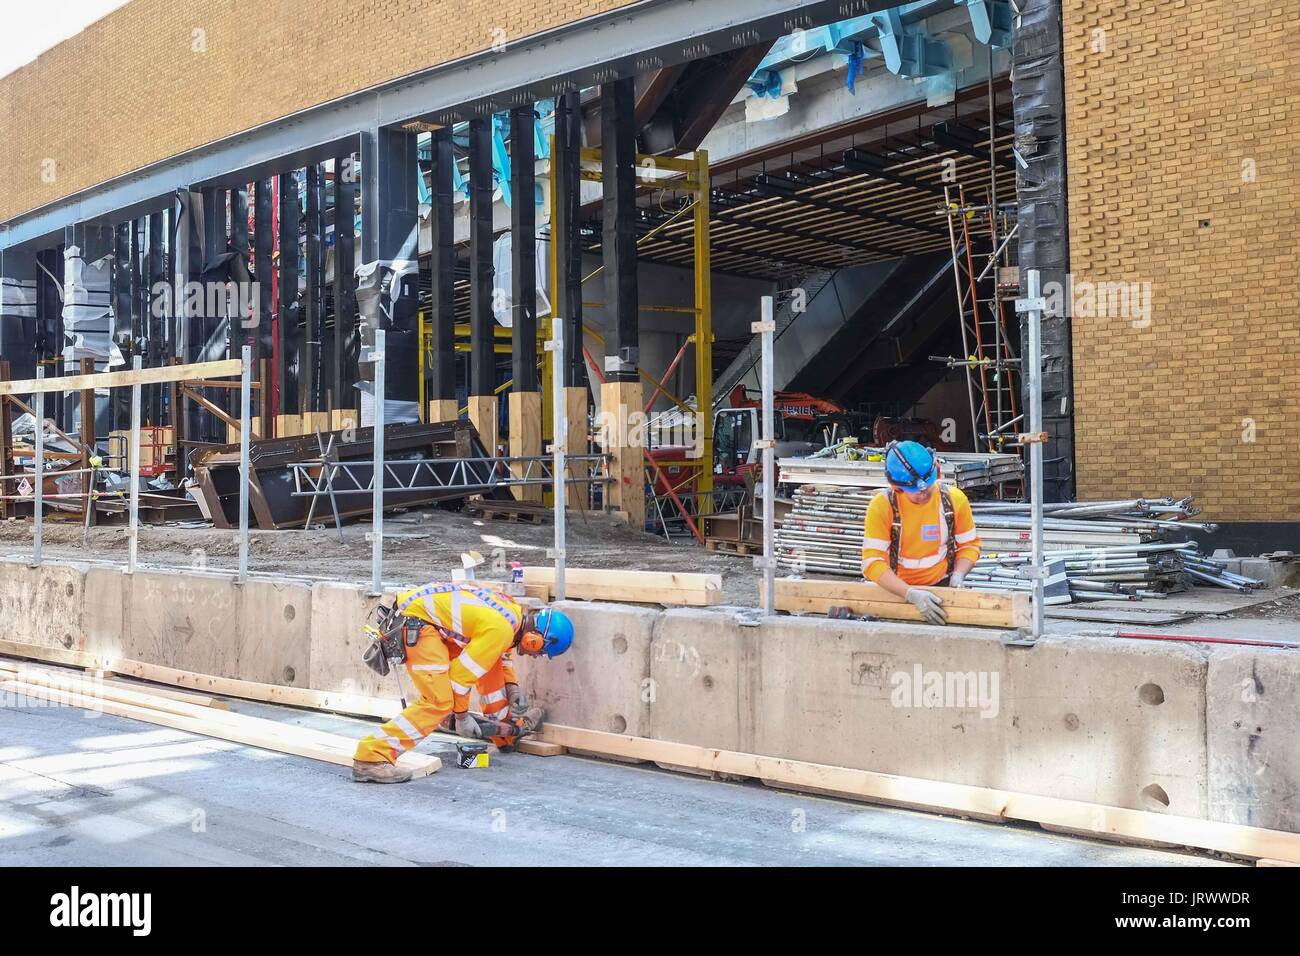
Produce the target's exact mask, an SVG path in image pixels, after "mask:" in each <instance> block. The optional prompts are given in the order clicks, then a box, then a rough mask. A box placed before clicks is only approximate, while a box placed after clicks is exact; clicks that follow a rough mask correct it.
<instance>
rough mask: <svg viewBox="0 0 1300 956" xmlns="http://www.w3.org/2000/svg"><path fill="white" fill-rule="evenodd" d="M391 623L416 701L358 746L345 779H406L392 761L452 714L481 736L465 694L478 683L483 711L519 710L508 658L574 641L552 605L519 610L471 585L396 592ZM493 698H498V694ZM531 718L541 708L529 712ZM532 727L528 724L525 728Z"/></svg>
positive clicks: (465, 731)
mask: <svg viewBox="0 0 1300 956" xmlns="http://www.w3.org/2000/svg"><path fill="white" fill-rule="evenodd" d="M395 610H396V612H397V616H398V622H399V623H398V625H397V628H394V627H393V626H392V624H390V625H389V633H390V634H391V633H394V632H395V631H396V630H398V629H400V631H401V632H402V634H401V635H399V636H400V637H401V641H402V647H403V648H404V649H405V658H406V660H405V663H406V671H407V673H408V674H409V675H410V677H411V682H412V683H413V684H414V685H415V689H416V692H417V693H418V694H419V698H418V699H417V700H416V701H414V702H413V703H411V704H410V705H409V706H408V707H407V708H406V709H405V710H403V711H402V712H401V713H400V714H398V715H397V716H396V717H394V718H393V719H392V720H390V721H388V722H387V723H386V724H384V725H383V726H382V727H380V728H379V731H378V732H377V733H375V734H372V735H371V736H369V737H366V738H365V739H364V740H362V741H361V742H360V743H359V744H357V751H356V754H355V755H354V757H353V761H352V779H353V780H357V781H370V782H374V783H405V782H406V781H407V780H409V779H410V778H411V773H410V771H408V770H403V769H401V768H399V767H397V766H395V764H396V761H397V757H398V754H400V753H402V752H403V751H406V750H410V749H411V748H412V747H414V746H415V745H416V744H417V743H419V742H420V741H421V740H423V739H424V738H425V737H426V736H428V735H429V734H431V733H432V732H433V731H435V730H437V729H438V728H439V726H440V725H441V724H442V722H443V720H444V719H445V718H447V716H448V715H449V714H450V715H451V716H452V719H453V722H454V726H455V730H456V733H458V734H460V735H462V736H465V737H481V736H482V731H481V729H480V728H479V726H478V722H477V721H476V720H475V719H474V717H473V715H471V714H470V712H469V698H470V692H471V691H472V690H474V689H475V687H476V686H477V687H478V690H479V696H480V698H481V701H482V705H483V708H484V711H485V714H486V715H488V716H493V715H495V716H497V717H500V716H501V714H500V712H501V711H502V710H505V709H506V708H504V707H502V706H500V705H501V704H502V703H504V704H506V705H507V706H508V707H517V708H519V709H522V708H523V706H524V701H523V697H522V695H521V694H520V691H519V684H518V681H517V680H516V678H515V672H514V666H513V663H512V661H511V659H510V655H511V653H512V652H513V651H515V650H518V651H519V653H521V654H525V655H527V656H529V657H536V656H540V655H542V654H545V655H546V656H547V657H548V658H549V657H555V656H556V655H558V654H563V653H564V652H565V651H567V650H568V649H569V645H571V644H572V643H573V622H572V621H570V620H569V618H568V617H567V616H566V615H565V614H563V613H562V612H560V611H557V610H555V609H554V608H547V607H544V608H541V609H540V610H525V609H524V608H523V607H521V606H520V605H518V604H516V603H515V602H514V601H513V600H512V599H511V598H510V597H508V596H506V595H504V594H502V593H500V592H499V591H493V590H490V589H488V588H486V587H484V586H482V585H480V584H475V583H473V582H463V583H453V584H426V585H425V586H424V587H422V588H413V589H412V590H409V591H404V592H402V593H401V594H399V595H398V598H397V604H396V607H395ZM497 695H501V696H500V697H498V696H497ZM528 716H529V717H530V718H531V719H533V720H534V722H535V723H540V721H541V716H542V715H541V711H540V710H537V711H535V712H529V715H528ZM530 729H535V728H530Z"/></svg>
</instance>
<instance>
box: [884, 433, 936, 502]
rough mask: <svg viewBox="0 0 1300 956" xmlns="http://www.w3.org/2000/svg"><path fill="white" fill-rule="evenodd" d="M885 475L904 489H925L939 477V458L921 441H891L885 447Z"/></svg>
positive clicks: (892, 482) (891, 482)
mask: <svg viewBox="0 0 1300 956" xmlns="http://www.w3.org/2000/svg"><path fill="white" fill-rule="evenodd" d="M885 475H886V477H888V478H889V483H890V484H892V485H897V486H898V487H899V488H901V489H902V490H903V491H925V489H926V488H929V487H930V486H931V485H932V484H934V483H935V481H937V480H938V478H939V459H938V458H937V457H935V454H934V452H933V451H931V450H930V449H929V448H926V447H925V446H924V445H922V444H920V443H919V442H914V441H895V442H890V443H889V447H888V448H886V449H885Z"/></svg>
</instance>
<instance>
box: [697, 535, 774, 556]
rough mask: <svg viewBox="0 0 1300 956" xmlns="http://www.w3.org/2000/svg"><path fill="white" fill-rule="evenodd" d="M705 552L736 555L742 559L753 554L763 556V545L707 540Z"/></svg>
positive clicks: (726, 539)
mask: <svg viewBox="0 0 1300 956" xmlns="http://www.w3.org/2000/svg"><path fill="white" fill-rule="evenodd" d="M704 550H705V551H712V552H714V553H715V554H734V555H738V556H741V557H747V556H749V555H751V554H762V552H763V545H762V544H751V543H750V542H748V541H734V540H732V539H731V538H705V539H704Z"/></svg>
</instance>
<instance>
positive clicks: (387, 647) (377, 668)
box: [361, 607, 428, 677]
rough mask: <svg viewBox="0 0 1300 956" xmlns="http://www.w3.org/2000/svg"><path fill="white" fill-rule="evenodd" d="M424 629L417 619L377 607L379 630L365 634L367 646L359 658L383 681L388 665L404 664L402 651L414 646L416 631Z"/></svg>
mask: <svg viewBox="0 0 1300 956" xmlns="http://www.w3.org/2000/svg"><path fill="white" fill-rule="evenodd" d="M427 626H428V624H427V622H425V621H421V620H420V619H419V618H415V617H408V616H406V615H405V614H395V613H392V612H391V610H390V609H388V608H383V607H381V608H380V624H379V626H378V627H370V628H368V629H367V631H366V633H367V635H368V636H369V637H370V643H369V645H367V647H366V649H365V651H364V652H363V653H362V655H361V662H362V663H363V664H365V665H366V666H367V667H369V668H370V669H371V670H372V671H374V672H375V673H376V674H378V675H379V676H380V677H387V676H388V671H389V669H390V667H391V665H393V664H397V665H403V664H405V663H406V649H407V648H408V647H414V646H415V642H416V641H418V640H419V639H420V631H421V630H423V629H424V628H425V627H427Z"/></svg>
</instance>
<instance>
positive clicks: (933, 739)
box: [754, 617, 1036, 786]
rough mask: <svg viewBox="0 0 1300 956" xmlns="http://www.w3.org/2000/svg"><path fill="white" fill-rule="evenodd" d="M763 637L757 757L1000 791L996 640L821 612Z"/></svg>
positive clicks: (774, 623)
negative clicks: (829, 617) (841, 618)
mask: <svg viewBox="0 0 1300 956" xmlns="http://www.w3.org/2000/svg"><path fill="white" fill-rule="evenodd" d="M761 630H762V635H761V639H760V641H759V642H758V643H757V652H758V673H759V681H758V683H759V686H760V691H759V705H758V708H757V726H756V732H755V741H754V746H755V748H756V752H758V753H762V754H765V755H768V756H776V757H790V758H792V759H796V760H808V761H813V762H818V763H828V764H834V765H837V766H844V767H854V768H856V769H860V770H875V771H878V772H881V773H896V774H903V775H906V776H913V777H925V778H927V779H932V780H948V781H952V782H954V783H966V784H973V785H978V786H999V785H1001V781H1002V780H1003V779H1004V778H1005V775H1006V769H1007V761H1008V757H1009V751H1010V737H1009V727H1010V721H1009V719H1008V718H1007V715H1006V711H1005V710H1004V705H1005V699H1004V694H1005V687H1004V684H1005V682H1006V671H1007V653H1008V652H1007V649H1006V648H1005V647H1004V646H1003V645H1002V643H1001V641H1000V640H999V639H998V635H997V634H988V633H984V632H981V631H978V630H976V629H973V628H947V627H930V626H926V625H907V624H901V625H900V624H897V623H886V622H852V621H831V620H827V619H825V618H814V617H789V618H778V619H776V620H769V621H767V622H765V623H764V625H763V627H762V629H761ZM1029 653H1036V651H1034V652H1029ZM981 697H984V698H988V699H987V701H986V702H985V703H984V704H981Z"/></svg>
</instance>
